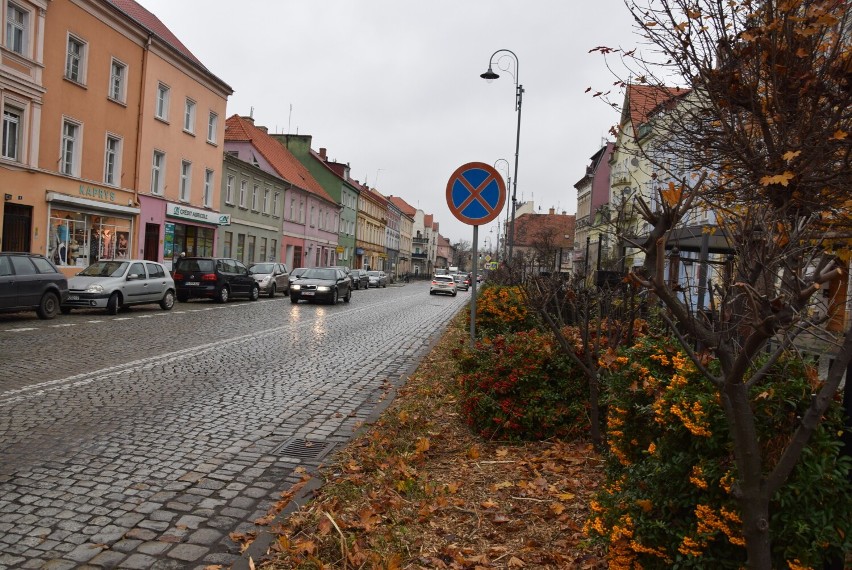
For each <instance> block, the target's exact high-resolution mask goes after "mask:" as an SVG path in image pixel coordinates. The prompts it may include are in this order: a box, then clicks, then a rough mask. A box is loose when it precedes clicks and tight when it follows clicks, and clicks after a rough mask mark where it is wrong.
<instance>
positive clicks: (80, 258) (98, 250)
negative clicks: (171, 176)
mask: <svg viewBox="0 0 852 570" xmlns="http://www.w3.org/2000/svg"><path fill="white" fill-rule="evenodd" d="M130 229H131V226H130V220H129V219H125V218H112V217H104V216H96V215H89V214H84V213H81V212H73V211H65V210H53V211H52V212H51V217H50V236H49V240H48V248H49V250H48V257H49V258H50V259H51V260H52V261H53V262H54V263H55V264H56V265H58V266H60V267H62V266H66V267H67V266H74V267H87V266H88V265H89V264H91V263H94V262H95V261H99V260H101V259H116V258H125V259H126V258H128V257H129V255H130V251H131V249H130V236H131V232H130Z"/></svg>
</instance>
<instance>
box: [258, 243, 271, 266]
mask: <svg viewBox="0 0 852 570" xmlns="http://www.w3.org/2000/svg"><path fill="white" fill-rule="evenodd" d="M260 261H272V260H271V259H269V258H267V257H266V238H265V237H262V238H260Z"/></svg>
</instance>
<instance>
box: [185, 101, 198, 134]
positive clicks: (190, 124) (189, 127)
mask: <svg viewBox="0 0 852 570" xmlns="http://www.w3.org/2000/svg"><path fill="white" fill-rule="evenodd" d="M183 130H185V131H186V132H188V133H193V134H195V101H193V100H192V99H190V98H189V97H187V99H186V105H185V106H184V109H183Z"/></svg>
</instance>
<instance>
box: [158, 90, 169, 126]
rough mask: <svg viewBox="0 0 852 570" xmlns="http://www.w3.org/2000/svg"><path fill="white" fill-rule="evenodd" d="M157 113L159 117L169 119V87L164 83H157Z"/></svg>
mask: <svg viewBox="0 0 852 570" xmlns="http://www.w3.org/2000/svg"><path fill="white" fill-rule="evenodd" d="M155 113H156V116H157V118H158V119H162V120H164V121H168V120H169V87H168V86H167V85H163V84H162V83H160V84H159V85H157V107H156V109H155Z"/></svg>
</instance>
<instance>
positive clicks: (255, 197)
mask: <svg viewBox="0 0 852 570" xmlns="http://www.w3.org/2000/svg"><path fill="white" fill-rule="evenodd" d="M257 191H258V188H257V184H255V185H254V187H253V188H252V190H251V209H252V210H254V211H255V212H256V211H257V200H258V195H257Z"/></svg>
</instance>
